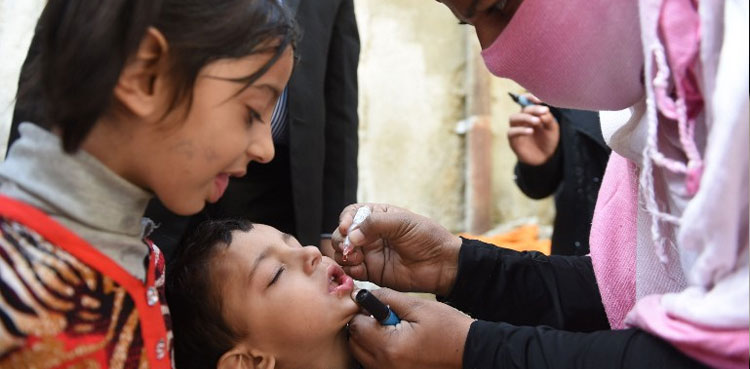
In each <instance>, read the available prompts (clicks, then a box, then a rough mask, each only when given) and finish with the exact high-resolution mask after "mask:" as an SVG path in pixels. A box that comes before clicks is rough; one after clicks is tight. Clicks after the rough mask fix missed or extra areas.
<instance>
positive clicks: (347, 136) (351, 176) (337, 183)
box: [321, 0, 359, 233]
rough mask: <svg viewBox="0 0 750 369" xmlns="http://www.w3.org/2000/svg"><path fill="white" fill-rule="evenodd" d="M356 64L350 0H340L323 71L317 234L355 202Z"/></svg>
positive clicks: (356, 43)
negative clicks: (320, 197) (320, 203)
mask: <svg viewBox="0 0 750 369" xmlns="http://www.w3.org/2000/svg"><path fill="white" fill-rule="evenodd" d="M358 65H359V31H358V28H357V20H356V18H355V16H354V1H353V0H344V1H342V2H341V6H340V7H339V9H338V13H337V14H336V20H335V23H334V25H333V33H332V35H331V44H330V49H329V51H328V66H327V69H326V82H325V95H326V96H325V97H326V99H325V100H326V127H325V140H326V141H325V163H324V168H323V219H322V224H321V233H330V232H332V231H333V230H334V229H335V228H336V226H337V225H338V222H339V214H340V213H341V211H342V210H343V209H344V207H346V206H347V205H349V204H351V203H354V202H356V200H357V151H358V145H359V137H358V126H359V118H358V115H357V103H358V92H357V67H358Z"/></svg>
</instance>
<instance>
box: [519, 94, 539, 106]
mask: <svg viewBox="0 0 750 369" xmlns="http://www.w3.org/2000/svg"><path fill="white" fill-rule="evenodd" d="M523 96H526V98H527V99H529V100H530V101H531V102H533V103H534V104H537V105H539V104H543V102H542V100H539V98H538V97H536V96H534V95H532V94H531V93H529V92H527V93H525V94H523Z"/></svg>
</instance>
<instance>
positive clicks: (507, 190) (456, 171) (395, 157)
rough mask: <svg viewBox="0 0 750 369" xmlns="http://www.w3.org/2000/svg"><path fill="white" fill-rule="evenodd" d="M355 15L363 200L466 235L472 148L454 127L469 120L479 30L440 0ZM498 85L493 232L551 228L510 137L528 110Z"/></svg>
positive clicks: (403, 2)
mask: <svg viewBox="0 0 750 369" xmlns="http://www.w3.org/2000/svg"><path fill="white" fill-rule="evenodd" d="M355 7H356V12H357V19H358V22H359V28H360V37H361V40H362V53H361V59H360V60H361V61H360V68H359V82H360V153H359V172H360V176H359V179H360V183H359V193H358V199H359V201H364V202H387V203H393V204H397V205H400V206H404V207H407V208H409V209H411V210H413V211H415V212H418V213H421V214H423V215H426V216H429V217H431V218H433V219H435V220H437V221H439V222H440V223H441V224H443V225H445V226H446V227H448V228H449V229H451V230H453V231H464V230H465V229H464V224H465V223H464V214H465V208H464V206H465V201H464V186H465V184H466V183H465V176H464V171H465V168H466V165H465V155H466V148H465V143H464V137H463V136H461V135H458V134H456V133H455V127H456V125H457V122H459V121H460V120H462V119H464V118H465V117H466V116H465V102H466V93H467V88H465V80H466V75H465V70H466V65H467V52H466V48H467V47H474V48H475V49H476V51H477V52H478V50H479V46H478V42H476V41H474V39H475V38H474V37H473V36H472V37H466V33H467V32H470V33H473V29H472V28H470V27H469V26H461V25H458V22H457V20H456V18H455V17H454V16H453V15H452V14H451V13H450V11H448V9H447V8H445V7H443V6H439V4H436V3H435V2H434V1H425V0H377V1H375V0H355ZM466 40H472V41H470V42H472V43H475V44H473V45H467V43H466V42H467V41H466ZM491 81H492V82H491V86H490V89H491V102H492V103H491V116H492V119H491V121H492V133H493V150H492V152H493V161H492V162H493V167H492V168H493V169H492V180H493V184H492V188H493V192H492V199H491V201H492V202H493V209H492V223H493V224H495V225H500V224H504V223H509V222H515V221H518V220H519V219H520V220H521V221H532V222H534V221H536V222H539V223H541V224H549V223H550V221H551V217H552V216H553V215H554V208H553V206H552V203H551V200H549V199H548V200H542V201H535V200H530V199H528V198H526V197H525V196H524V195H523V194H522V193H521V192H520V191H519V190H518V188H517V187H516V186H515V183H514V182H513V166H514V165H515V162H516V158H515V156H514V155H513V153H512V151H511V150H510V147H509V146H508V141H507V138H506V134H507V129H508V117H509V116H510V114H511V113H513V112H516V111H518V110H519V107H518V106H517V105H515V103H513V102H512V101H511V100H510V99H509V98H508V97H507V91H514V92H519V91H521V90H522V88H521V87H519V86H518V85H516V84H515V83H514V82H512V81H509V80H504V79H499V78H494V77H493V78H491Z"/></svg>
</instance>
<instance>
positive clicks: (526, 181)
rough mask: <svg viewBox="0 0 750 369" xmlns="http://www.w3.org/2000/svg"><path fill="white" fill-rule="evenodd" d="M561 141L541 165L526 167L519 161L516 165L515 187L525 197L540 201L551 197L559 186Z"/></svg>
mask: <svg viewBox="0 0 750 369" xmlns="http://www.w3.org/2000/svg"><path fill="white" fill-rule="evenodd" d="M560 134H562V131H561V132H560ZM561 138H562V137H561ZM562 141H563V140H562V139H561V140H560V142H559V143H558V144H557V148H556V149H555V153H554V154H552V156H551V157H550V158H549V160H547V161H546V162H545V163H544V164H542V165H528V164H524V163H522V162H520V161H519V162H517V163H516V167H515V169H514V171H515V175H516V185H517V186H518V188H519V189H520V190H521V192H523V193H524V194H525V195H526V196H528V197H530V198H532V199H542V198H545V197H547V196H549V195H552V194H553V193H554V192H555V190H557V187H559V186H560V182H562V179H563V154H562V145H563V142H562Z"/></svg>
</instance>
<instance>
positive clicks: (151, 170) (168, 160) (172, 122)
mask: <svg viewBox="0 0 750 369" xmlns="http://www.w3.org/2000/svg"><path fill="white" fill-rule="evenodd" d="M271 57H272V55H271V53H260V54H254V55H251V56H248V57H245V58H242V59H231V60H229V59H223V60H218V61H215V62H213V63H210V64H208V65H207V66H205V67H204V68H203V69H202V70H201V71H200V72H199V74H198V77H197V79H196V82H195V87H194V90H193V93H194V96H193V101H192V105H191V106H190V107H189V110H188V106H187V105H188V104H187V102H185V103H184V104H182V105H180V106H179V107H178V108H177V109H174V110H173V111H171V112H169V114H168V115H167V117H166V119H165V120H164V122H162V123H160V124H155V125H153V127H151V129H150V132H151V136H150V140H149V141H147V142H150V145H148V146H150V147H148V148H147V149H146V150H148V151H149V157H148V158H147V161H148V163H142V164H143V165H145V167H146V170H145V171H142V172H141V173H140V175H139V177H140V178H138V179H137V180H136V182H142V183H139V184H140V185H141V186H142V187H145V188H149V189H151V190H152V191H153V192H154V193H155V194H156V195H157V197H159V199H160V200H161V201H162V203H164V205H165V206H166V207H167V208H169V209H170V210H172V211H173V212H175V213H177V214H182V215H188V214H194V213H197V212H198V211H200V210H201V209H202V208H203V207H204V206H205V203H206V202H216V201H217V200H219V198H220V197H221V196H222V195H223V193H224V191H225V190H226V187H227V185H228V183H229V178H230V177H242V176H243V175H245V171H246V168H247V165H248V164H249V163H250V162H251V161H257V162H260V163H267V162H269V161H271V159H273V156H274V147H273V142H272V141H271V126H270V124H271V122H270V120H271V114H272V111H273V108H274V105H275V104H276V100H277V99H278V97H279V95H280V94H281V91H283V89H284V87H285V85H286V83H287V81H288V80H289V77H290V75H291V72H292V65H293V54H292V49H291V47H289V48H287V49H286V50H285V51H284V53H283V55H282V56H281V58H280V59H278V61H277V62H276V63H274V64H273V66H272V67H271V68H270V69H269V70H268V71H267V72H266V73H265V74H264V75H263V76H261V77H260V78H259V79H258V80H256V81H255V82H254V83H253V84H252V85H251V86H250V87H248V88H246V89H245V90H243V91H241V92H239V91H240V90H242V88H243V87H244V84H243V83H239V82H232V81H229V79H237V78H243V77H246V76H248V75H251V74H252V73H254V72H255V71H257V70H259V69H260V68H261V67H262V66H263V65H265V64H266V63H267V62H268V60H270V58H271ZM186 110H187V113H186Z"/></svg>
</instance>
